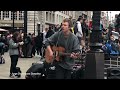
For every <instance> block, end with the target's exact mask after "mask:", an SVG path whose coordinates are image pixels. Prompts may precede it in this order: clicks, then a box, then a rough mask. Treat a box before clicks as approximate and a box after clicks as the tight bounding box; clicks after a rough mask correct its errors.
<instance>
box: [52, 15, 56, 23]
mask: <svg viewBox="0 0 120 90" xmlns="http://www.w3.org/2000/svg"><path fill="white" fill-rule="evenodd" d="M54 16H55V14H52V22H53V23H54Z"/></svg>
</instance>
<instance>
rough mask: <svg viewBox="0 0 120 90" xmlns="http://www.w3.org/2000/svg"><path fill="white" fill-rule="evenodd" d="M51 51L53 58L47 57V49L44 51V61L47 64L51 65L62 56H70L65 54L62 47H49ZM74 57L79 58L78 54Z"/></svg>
mask: <svg viewBox="0 0 120 90" xmlns="http://www.w3.org/2000/svg"><path fill="white" fill-rule="evenodd" d="M51 49H52V51H53V57H50V56H49V51H48V50H47V49H46V50H45V60H46V62H47V63H52V62H53V60H57V61H60V60H62V59H63V57H64V56H70V55H71V53H65V48H63V47H56V46H53V47H51ZM76 55H77V57H80V54H79V53H77V54H76Z"/></svg>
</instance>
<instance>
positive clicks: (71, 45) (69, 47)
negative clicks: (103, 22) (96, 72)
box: [45, 31, 80, 69]
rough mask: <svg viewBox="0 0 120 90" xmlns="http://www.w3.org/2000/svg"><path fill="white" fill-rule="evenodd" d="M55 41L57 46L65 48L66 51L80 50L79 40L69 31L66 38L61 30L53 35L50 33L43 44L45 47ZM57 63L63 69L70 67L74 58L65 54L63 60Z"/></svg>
mask: <svg viewBox="0 0 120 90" xmlns="http://www.w3.org/2000/svg"><path fill="white" fill-rule="evenodd" d="M56 43H58V44H57V45H58V46H61V47H63V48H65V52H66V53H72V52H79V51H80V43H79V40H78V38H77V37H76V36H75V35H74V34H72V33H70V35H69V36H68V37H67V38H66V37H65V36H64V34H63V31H59V32H56V33H55V34H54V35H52V36H51V37H49V38H48V39H47V40H46V43H45V45H46V47H47V46H49V45H56ZM59 65H60V66H61V67H63V68H64V69H72V66H73V65H74V59H73V58H70V57H69V56H66V57H65V58H64V60H61V61H60V62H59Z"/></svg>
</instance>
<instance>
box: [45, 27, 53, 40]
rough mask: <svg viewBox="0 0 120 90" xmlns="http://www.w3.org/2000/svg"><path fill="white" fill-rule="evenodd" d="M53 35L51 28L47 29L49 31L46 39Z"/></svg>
mask: <svg viewBox="0 0 120 90" xmlns="http://www.w3.org/2000/svg"><path fill="white" fill-rule="evenodd" d="M53 34H54V31H53V30H52V28H51V27H49V30H48V32H47V34H46V38H49V37H50V36H52V35H53Z"/></svg>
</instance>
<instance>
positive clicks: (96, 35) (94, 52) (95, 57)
mask: <svg viewBox="0 0 120 90" xmlns="http://www.w3.org/2000/svg"><path fill="white" fill-rule="evenodd" d="M100 18H101V11H93V18H92V25H93V26H92V27H93V29H92V33H91V34H90V51H89V52H88V53H87V55H86V63H85V79H104V53H103V51H102V50H101V47H102V30H100Z"/></svg>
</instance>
